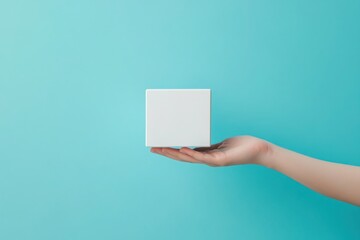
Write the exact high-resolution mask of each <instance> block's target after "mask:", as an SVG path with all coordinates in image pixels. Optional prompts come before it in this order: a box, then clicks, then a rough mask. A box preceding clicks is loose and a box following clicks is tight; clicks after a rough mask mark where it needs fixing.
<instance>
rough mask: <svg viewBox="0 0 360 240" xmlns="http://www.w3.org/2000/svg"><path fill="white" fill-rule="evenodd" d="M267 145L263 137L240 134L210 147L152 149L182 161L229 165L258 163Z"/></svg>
mask: <svg viewBox="0 0 360 240" xmlns="http://www.w3.org/2000/svg"><path fill="white" fill-rule="evenodd" d="M266 146H267V143H266V142H265V141H263V140H261V139H258V138H255V137H251V136H240V137H233V138H229V139H226V140H224V141H222V142H220V143H217V144H214V145H211V146H210V147H201V148H195V149H190V148H181V149H174V148H152V149H151V151H152V152H154V153H158V154H162V155H164V156H167V157H169V158H173V159H175V160H180V161H186V162H192V163H204V164H207V165H210V166H227V165H234V164H247V163H256V162H257V161H258V159H259V155H260V154H261V153H262V152H263V150H265V149H266Z"/></svg>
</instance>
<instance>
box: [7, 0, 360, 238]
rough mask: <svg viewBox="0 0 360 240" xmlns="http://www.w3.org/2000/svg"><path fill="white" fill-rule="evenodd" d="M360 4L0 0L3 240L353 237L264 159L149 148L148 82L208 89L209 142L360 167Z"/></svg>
mask: <svg viewBox="0 0 360 240" xmlns="http://www.w3.org/2000/svg"><path fill="white" fill-rule="evenodd" d="M359 12H360V1H355V0H354V1H331V0H330V1H309V0H301V1H300V0H298V1H284V0H283V1H280V0H275V1H265V0H262V1H261V0H255V1H254V0H251V1H250V0H248V1H235V0H232V1H231V0H222V1H190V0H186V1H165V0H164V1H160V0H154V1H139V0H131V1H130V0H127V1H114V0H113V1H110V0H102V1H100V0H96V1H69V0H61V1H60V0H59V1H48V0H46V1H45V0H44V1H39V0H32V1H25V0H20V1H19V0H11V1H1V2H0V239H4V240H5V239H6V240H13V239H16V240H17V239H19V240H23V239H29V240H32V239H34V240H35V239H36V240H42V239H53V240H56V239H86V240H91V239H327V240H328V239H360V208H358V207H355V206H352V205H350V204H347V203H342V202H339V201H337V200H333V199H329V198H326V197H324V196H322V195H320V194H318V193H315V192H313V191H311V190H309V189H307V188H305V187H303V186H302V185H300V184H298V183H296V182H294V181H292V180H291V179H289V178H287V177H285V176H283V175H281V174H279V173H277V172H274V171H272V170H270V169H266V168H263V167H260V166H236V167H227V168H211V167H207V166H200V165H193V164H184V163H181V162H176V161H172V160H170V159H166V158H164V157H161V156H158V155H154V154H151V153H150V152H149V149H147V148H146V147H145V146H144V143H145V139H144V137H145V115H144V110H145V109H144V107H145V89H146V88H211V89H212V91H213V107H212V117H213V118H212V138H213V139H212V142H214V143H215V142H217V141H220V140H223V139H224V138H227V137H230V136H234V135H243V134H251V135H254V136H258V137H261V138H265V139H267V140H269V141H272V142H274V143H276V144H279V145H281V146H284V147H287V148H290V149H293V150H296V151H299V152H301V153H304V154H307V155H310V156H314V157H317V158H321V159H326V160H329V161H334V162H341V163H348V164H355V165H360V159H359V156H360V147H359V144H360V94H359V92H360V67H359V63H360V44H359V43H360V27H359V22H360V14H359Z"/></svg>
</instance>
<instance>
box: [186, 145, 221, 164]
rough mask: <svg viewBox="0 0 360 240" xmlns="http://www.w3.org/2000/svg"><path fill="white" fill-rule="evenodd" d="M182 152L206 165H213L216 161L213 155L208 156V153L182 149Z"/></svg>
mask: <svg viewBox="0 0 360 240" xmlns="http://www.w3.org/2000/svg"><path fill="white" fill-rule="evenodd" d="M180 152H181V153H185V154H187V155H189V156H191V157H193V158H195V159H196V160H198V161H200V162H203V163H206V164H208V163H211V162H212V161H214V159H215V158H214V156H212V155H211V154H208V153H206V152H198V151H195V150H193V149H190V148H181V149H180Z"/></svg>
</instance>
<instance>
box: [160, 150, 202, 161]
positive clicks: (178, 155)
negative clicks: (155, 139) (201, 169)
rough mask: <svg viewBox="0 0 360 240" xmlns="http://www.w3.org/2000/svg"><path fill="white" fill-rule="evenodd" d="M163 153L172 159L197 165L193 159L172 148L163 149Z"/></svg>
mask: <svg viewBox="0 0 360 240" xmlns="http://www.w3.org/2000/svg"><path fill="white" fill-rule="evenodd" d="M163 153H166V154H169V155H170V156H172V157H173V158H174V159H177V160H180V161H185V162H191V163H199V161H197V160H196V159H195V158H193V157H191V156H189V155H187V154H185V153H181V152H180V151H179V150H178V149H173V148H163Z"/></svg>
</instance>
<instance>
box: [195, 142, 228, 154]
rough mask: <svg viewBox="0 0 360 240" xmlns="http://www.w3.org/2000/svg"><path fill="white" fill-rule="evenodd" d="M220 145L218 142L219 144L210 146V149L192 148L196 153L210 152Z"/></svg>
mask: <svg viewBox="0 0 360 240" xmlns="http://www.w3.org/2000/svg"><path fill="white" fill-rule="evenodd" d="M221 144H222V142H219V143H216V144H213V145H211V146H210V147H197V148H194V150H195V151H198V152H205V151H210V150H213V149H216V148H218V147H219V146H220V145H221Z"/></svg>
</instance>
